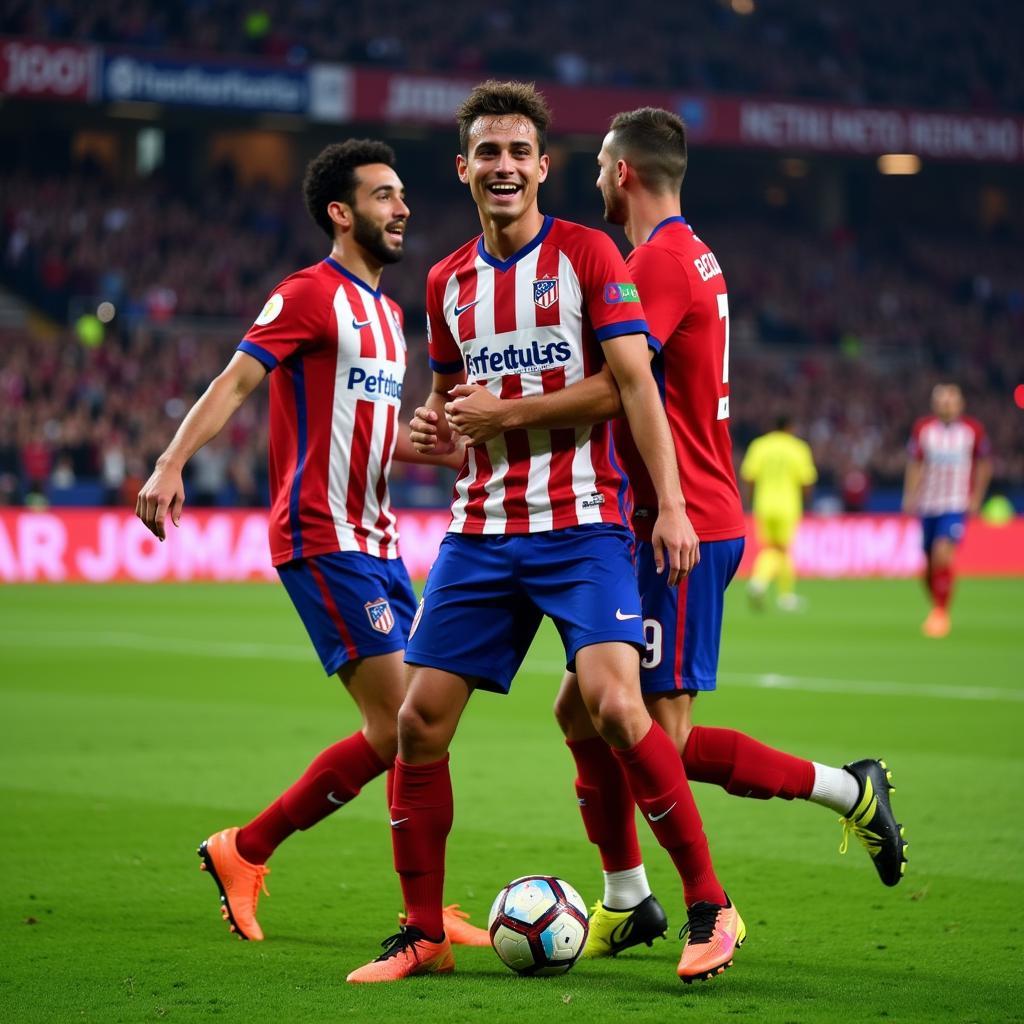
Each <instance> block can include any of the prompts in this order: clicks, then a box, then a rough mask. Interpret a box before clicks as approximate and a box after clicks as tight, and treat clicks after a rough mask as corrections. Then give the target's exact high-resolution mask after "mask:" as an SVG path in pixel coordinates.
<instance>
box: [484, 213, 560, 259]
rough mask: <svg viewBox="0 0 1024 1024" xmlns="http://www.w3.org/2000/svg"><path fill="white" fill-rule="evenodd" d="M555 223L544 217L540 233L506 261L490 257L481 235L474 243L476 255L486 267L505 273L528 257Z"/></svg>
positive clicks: (552, 218)
mask: <svg viewBox="0 0 1024 1024" xmlns="http://www.w3.org/2000/svg"><path fill="white" fill-rule="evenodd" d="M554 223H555V219H554V217H548V216H547V215H545V217H544V223H543V225H542V226H541V229H540V231H538V232H537V234H535V235H534V236H533V238H532V239H531V240H530V241H529V242H527V243H526V245H524V246H523V247H522V249H520V250H519V251H518V252H516V253H513V254H512V255H511V256H509V258H508V259H507V260H499V259H496V258H495V257H494V256H492V255H491V254H490V253H489V252H488V251H487V250H486V249H485V248H484V236H483V235H481V236H480V238H479V239H478V240H477V243H476V252H477V255H478V256H479V257H480V259H482V260H483V261H484V263H486V264H487V265H488V266H491V267H494V269H495V270H501V271H505V270H508V268H509V267H511V266H513V265H515V264H516V263H518V262H519V261H520V260H521V259H522V258H523V257H524V256H527V255H529V254H530V253H531V252H533V250H534V249H536V248H537V246H538V245H540V243H541V242H543V241H544V239H545V238H547V237H548V232H549V231H550V230H551V225H552V224H554Z"/></svg>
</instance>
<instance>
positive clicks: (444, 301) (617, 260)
mask: <svg viewBox="0 0 1024 1024" xmlns="http://www.w3.org/2000/svg"><path fill="white" fill-rule="evenodd" d="M427 331H428V339H429V348H430V365H431V367H432V368H433V369H434V370H435V371H437V372H438V373H457V372H458V371H460V370H462V369H463V368H465V371H466V376H467V379H468V380H469V381H470V382H471V383H478V384H483V385H485V386H486V387H487V389H488V390H489V391H491V392H492V393H493V394H495V395H498V396H500V397H501V398H513V399H515V398H523V397H526V396H529V395H537V394H543V393H545V392H550V391H557V390H559V389H561V388H565V387H568V386H569V385H570V384H574V383H576V382H577V381H579V380H582V379H583V378H584V377H586V376H589V375H591V374H594V373H597V372H599V371H600V369H601V366H602V365H603V362H604V356H603V354H602V352H601V342H603V341H607V340H608V339H609V338H615V337H619V336H621V335H624V334H639V333H646V331H647V323H646V321H645V319H644V313H643V308H642V307H641V305H640V301H639V298H638V296H637V291H636V287H635V286H634V285H633V282H632V281H631V279H630V277H629V273H628V271H627V270H626V265H625V263H624V261H623V259H622V256H621V255H620V253H619V251H618V249H617V248H616V247H615V245H614V243H613V242H612V240H611V239H610V238H609V237H608V236H607V235H605V234H604V233H603V232H600V231H595V230H593V229H591V228H585V227H582V226H581V225H579V224H572V223H570V222H568V221H562V220H555V219H553V218H551V217H545V218H544V225H543V227H542V228H541V230H540V231H539V233H538V234H537V236H536V237H535V238H534V239H533V240H532V241H531V242H529V243H528V244H527V245H525V246H524V247H523V248H522V249H520V250H519V252H517V253H516V254H515V255H514V256H511V257H510V258H509V259H507V260H498V259H495V258H494V257H493V256H492V255H491V254H490V253H488V252H487V250H486V249H485V248H484V243H483V237H482V236H481V237H479V238H474V239H473V240H472V241H470V242H467V243H466V244H465V245H464V246H462V247H461V248H460V249H458V250H457V251H456V252H454V253H452V255H451V256H449V257H448V258H447V259H445V260H442V261H441V262H440V263H438V264H436V265H435V266H434V267H433V268H432V269H431V271H430V274H429V275H428V277H427ZM629 505H630V497H629V487H628V484H627V482H626V479H625V476H624V475H623V473H622V470H621V469H620V468H619V465H618V462H617V460H616V457H615V450H614V446H613V444H612V439H611V431H610V429H609V427H608V424H606V423H600V424H597V425H596V426H593V427H577V428H566V429H559V430H511V431H507V432H505V433H504V434H500V435H499V436H498V437H496V438H494V439H493V440H491V441H488V442H487V443H486V444H482V445H476V446H474V447H472V448H470V449H468V450H467V457H466V463H465V465H464V466H463V468H462V471H461V473H460V474H459V477H458V479H457V480H456V482H455V493H454V495H453V499H452V522H451V525H450V526H449V528H448V529H449V532H452V533H536V532H542V531H545V530H557V529H562V528H564V527H567V526H577V525H580V524H584V523H602V522H604V523H621V524H623V525H625V526H628V525H629V519H628V516H629Z"/></svg>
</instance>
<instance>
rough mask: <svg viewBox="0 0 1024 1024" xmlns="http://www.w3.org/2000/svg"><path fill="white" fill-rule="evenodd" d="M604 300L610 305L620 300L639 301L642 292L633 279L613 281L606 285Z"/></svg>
mask: <svg viewBox="0 0 1024 1024" xmlns="http://www.w3.org/2000/svg"><path fill="white" fill-rule="evenodd" d="M604 301H605V302H607V303H608V304H609V305H610V306H614V305H615V304H616V303H618V302H639V301H640V293H639V292H638V291H637V290H636V285H635V284H633V282H632V281H611V282H609V283H608V284H606V285H605V286H604Z"/></svg>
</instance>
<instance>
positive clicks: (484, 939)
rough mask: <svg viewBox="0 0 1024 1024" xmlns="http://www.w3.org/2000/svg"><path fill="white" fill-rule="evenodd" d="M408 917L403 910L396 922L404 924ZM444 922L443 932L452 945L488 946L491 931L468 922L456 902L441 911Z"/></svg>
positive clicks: (465, 914)
mask: <svg viewBox="0 0 1024 1024" xmlns="http://www.w3.org/2000/svg"><path fill="white" fill-rule="evenodd" d="M407 919H408V917H407V915H406V914H405V913H404V911H403V912H402V913H401V914H399V915H398V923H399V924H400V925H403V926H404V925H405V922H406V920H407ZM441 920H442V921H443V922H444V933H445V935H446V936H447V937H448V941H449V942H450V943H452V945H453V946H489V945H490V944H491V933H490V932H489V931H487V929H486V928H477V926H476V925H475V924H470V923H469V914H467V913H466V912H465V911H464V910H460V909H459V905H458V903H452V904H450V905H449V906H447V907H445V908H444V910H443V911H442V912H441Z"/></svg>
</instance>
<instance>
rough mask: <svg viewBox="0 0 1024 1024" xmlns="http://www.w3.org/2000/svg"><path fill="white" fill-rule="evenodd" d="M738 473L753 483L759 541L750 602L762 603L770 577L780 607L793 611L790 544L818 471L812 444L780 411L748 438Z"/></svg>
mask: <svg viewBox="0 0 1024 1024" xmlns="http://www.w3.org/2000/svg"><path fill="white" fill-rule="evenodd" d="M740 476H741V477H742V478H743V479H744V480H745V481H746V482H747V483H749V484H750V486H751V487H752V488H753V492H754V496H753V501H752V505H753V509H754V521H755V522H756V523H757V539H758V541H760V543H761V550H760V551H759V552H758V554H757V558H756V559H755V560H754V568H753V570H752V571H751V574H750V582H749V583H748V584H747V595H748V596H749V598H750V601H751V603H752V604H753V605H754V607H756V608H760V607H761V605H762V604H763V602H764V596H765V594H766V593H767V591H768V588H769V587H770V586H771V584H772V582H773V581H774V582H775V585H776V589H777V595H776V603H777V604H778V606H779V608H781V609H782V610H783V611H784V612H793V611H796V610H797V609H798V608H799V607H800V599H799V598H798V597H797V595H796V565H795V564H794V562H793V556H792V554H791V553H790V547H791V546H792V544H793V538H794V537H795V536H796V531H797V527H798V526H799V525H800V520H801V518H802V517H803V508H804V498H805V496H806V495H807V493H808V491H809V490H810V488H811V486H812V485H813V484H814V482H815V481H816V480H817V479H818V471H817V470H816V469H815V468H814V459H813V457H812V456H811V447H810V445H809V444H808V443H807V442H806V441H804V440H802V439H801V438H799V437H796V436H795V435H794V434H793V421H792V419H791V418H790V417H789V416H780V417H779V418H778V420H777V421H776V424H775V429H774V430H772V431H769V432H768V433H767V434H763V435H762V436H761V437H756V438H754V440H753V441H751V442H750V447H749V448H747V453H746V455H744V456H743V462H742V463H741V465H740Z"/></svg>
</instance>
